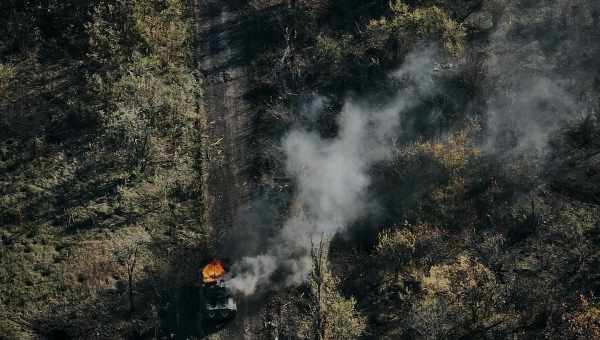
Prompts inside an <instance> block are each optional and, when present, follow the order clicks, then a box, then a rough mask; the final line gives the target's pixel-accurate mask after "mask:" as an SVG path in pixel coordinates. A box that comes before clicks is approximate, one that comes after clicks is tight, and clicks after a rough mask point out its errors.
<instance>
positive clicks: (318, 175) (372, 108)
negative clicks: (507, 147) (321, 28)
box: [230, 48, 436, 295]
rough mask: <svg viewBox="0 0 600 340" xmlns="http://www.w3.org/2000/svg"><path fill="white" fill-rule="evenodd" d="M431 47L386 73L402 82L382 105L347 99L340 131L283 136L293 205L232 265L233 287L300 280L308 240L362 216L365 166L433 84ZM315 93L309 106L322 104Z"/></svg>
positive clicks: (379, 157)
mask: <svg viewBox="0 0 600 340" xmlns="http://www.w3.org/2000/svg"><path fill="white" fill-rule="evenodd" d="M435 61H436V53H435V50H434V49H432V48H422V49H420V50H418V51H416V52H413V53H411V54H409V55H408V56H407V58H406V59H405V62H404V64H403V65H402V67H400V69H399V70H398V71H396V72H395V73H393V74H392V75H391V76H392V77H393V78H395V79H396V80H398V82H399V83H400V84H402V86H401V89H400V90H398V92H397V94H396V95H395V96H394V98H392V99H391V100H389V101H388V102H387V103H384V104H379V105H377V104H375V105H374V104H371V103H364V102H360V101H355V100H351V99H349V100H347V101H346V103H345V105H344V106H343V108H342V111H341V113H340V116H339V119H338V127H339V132H338V135H337V137H335V138H332V139H325V138H323V137H321V136H320V135H318V134H317V133H315V132H311V131H307V130H305V129H302V128H299V129H295V130H293V131H291V132H289V133H288V134H287V135H286V136H285V138H284V139H283V141H282V143H281V148H282V150H283V152H284V153H285V156H286V161H285V167H286V171H287V173H288V174H289V176H290V177H291V178H293V179H294V180H295V183H296V193H295V201H294V202H295V204H294V207H295V208H293V209H292V212H291V216H289V218H288V219H287V221H286V222H285V223H284V225H283V227H282V229H281V230H280V232H279V233H278V234H277V235H276V236H275V237H273V238H272V239H270V240H269V242H268V247H267V249H265V250H264V252H263V253H262V254H259V255H257V256H253V257H244V258H242V259H241V260H240V261H239V262H237V263H236V264H234V266H233V268H232V272H233V278H232V279H231V280H230V284H231V287H232V288H234V289H235V290H237V291H239V292H241V293H244V294H246V295H249V294H252V293H254V292H255V291H256V290H257V289H258V288H259V287H261V286H262V285H265V284H269V283H272V282H273V281H277V282H278V283H281V282H283V284H285V285H292V284H297V283H301V282H303V281H304V280H306V278H307V275H308V273H309V272H310V270H311V258H310V255H309V254H310V247H311V244H312V242H318V240H319V238H320V237H322V236H323V235H333V234H335V233H337V232H339V231H341V230H343V229H344V228H345V227H346V226H348V225H349V224H351V223H352V222H354V221H356V220H357V219H358V218H360V217H362V216H363V215H365V213H366V212H367V211H368V209H369V206H371V204H373V203H372V202H369V200H368V199H367V196H366V193H367V189H368V187H369V184H370V178H369V170H370V168H371V167H372V166H373V165H374V164H376V163H377V162H380V161H383V160H385V159H386V158H387V157H389V155H390V152H391V148H392V146H393V143H394V138H395V137H396V136H397V135H398V133H399V131H400V130H401V124H400V123H401V122H400V116H401V114H402V112H405V111H406V110H408V109H410V108H412V107H414V106H415V105H416V104H418V103H419V98H422V97H424V96H426V95H428V94H430V93H431V92H433V91H434V90H435V83H434V79H433V73H434V72H435ZM323 102H324V101H323V100H322V99H317V100H316V101H314V102H313V103H312V104H310V105H307V107H311V110H315V107H314V106H315V105H323Z"/></svg>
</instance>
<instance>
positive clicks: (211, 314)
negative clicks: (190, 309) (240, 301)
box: [202, 260, 237, 324]
mask: <svg viewBox="0 0 600 340" xmlns="http://www.w3.org/2000/svg"><path fill="white" fill-rule="evenodd" d="M225 274H226V273H225V267H224V265H223V262H221V261H220V260H212V261H211V262H209V263H208V264H207V265H206V266H204V268H203V269H202V283H203V285H202V287H203V295H204V313H203V315H204V319H205V321H207V322H210V323H213V324H223V323H225V322H227V321H230V320H232V319H233V318H234V317H235V315H236V313H237V305H236V303H235V300H234V299H233V294H232V293H231V291H230V289H229V288H228V287H227V279H226V275H225Z"/></svg>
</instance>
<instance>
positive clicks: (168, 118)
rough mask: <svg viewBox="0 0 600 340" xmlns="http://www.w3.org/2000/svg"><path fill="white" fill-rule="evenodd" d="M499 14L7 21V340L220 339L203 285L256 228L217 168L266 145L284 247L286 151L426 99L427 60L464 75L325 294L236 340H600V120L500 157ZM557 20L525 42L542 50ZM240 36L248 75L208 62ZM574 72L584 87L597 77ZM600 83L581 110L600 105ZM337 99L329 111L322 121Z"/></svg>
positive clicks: (301, 290)
mask: <svg viewBox="0 0 600 340" xmlns="http://www.w3.org/2000/svg"><path fill="white" fill-rule="evenodd" d="M232 3H233V2H232ZM482 3H488V1H484V2H482V1H476V0H473V1H470V0H460V1H445V0H432V1H404V2H403V1H399V0H394V1H387V0H385V1H362V0H344V1H342V0H289V1H283V0H252V1H246V2H244V3H243V4H237V2H236V4H235V5H231V7H232V8H235V10H236V11H239V13H242V14H243V20H239V22H236V24H235V25H232V26H233V27H229V26H227V25H226V23H224V24H223V26H226V27H225V28H222V27H210V28H209V29H208V30H207V31H202V32H201V27H203V26H202V25H203V22H201V21H202V20H205V19H206V20H208V19H207V18H206V17H207V16H209V15H213V14H214V13H213V12H215V11H216V12H218V9H219V8H220V6H221V7H222V6H224V5H222V4H216V5H215V4H214V2H205V1H183V0H132V1H124V0H101V1H87V0H69V1H66V0H62V1H59V0H44V1H42V0H31V1H25V2H23V1H16V0H9V1H7V3H6V4H2V5H0V7H1V8H2V11H0V32H1V33H2V37H3V38H2V39H0V40H1V41H0V130H1V131H2V132H3V133H1V134H0V339H2V340H3V339H11V340H12V339H36V338H40V337H41V338H48V339H94V338H98V339H152V338H158V339H162V338H165V337H167V338H168V337H170V336H171V334H174V336H177V337H180V338H186V337H188V338H191V337H198V338H200V337H202V336H205V335H206V334H199V333H198V330H197V325H196V324H197V320H198V319H197V313H198V309H199V308H198V306H197V304H198V301H199V298H198V296H197V294H198V290H199V286H198V285H199V284H198V269H199V268H200V266H201V264H202V263H203V262H205V261H206V260H207V259H209V258H212V257H214V256H217V255H223V254H231V253H235V252H237V251H238V250H237V249H236V250H234V251H231V250H223V248H224V246H223V245H225V244H226V242H227V241H226V240H228V239H230V238H233V239H236V237H231V235H228V233H231V232H232V231H231V230H233V229H230V228H228V227H227V226H224V225H223V224H226V223H238V224H240V222H239V221H238V220H243V219H244V218H245V217H246V216H245V215H242V214H241V213H240V216H241V217H238V216H236V217H235V221H230V220H224V221H221V222H222V223H220V224H219V223H217V222H218V221H216V220H215V218H214V217H215V216H217V214H212V213H213V212H214V211H217V210H219V209H222V208H223V206H225V205H226V204H229V203H228V201H227V197H225V196H226V195H227V193H226V190H225V189H223V192H222V193H218V194H215V193H214V192H211V191H208V190H207V186H208V184H207V182H209V181H211V180H212V181H215V180H214V178H221V177H219V174H215V173H213V172H211V171H213V170H214V169H215V168H216V166H214V165H215V164H216V163H217V162H223V163H225V162H224V161H223V159H227V160H229V159H232V158H226V157H229V156H230V155H229V154H230V153H232V152H236V150H238V149H241V150H244V151H248V150H249V151H248V152H249V153H251V154H249V155H244V157H246V158H247V159H248V164H243V165H242V164H238V165H237V166H238V168H239V169H240V170H239V171H235V176H238V177H237V180H238V182H239V183H243V184H240V187H241V186H244V189H247V190H248V191H252V193H251V194H240V195H239V196H240V197H243V198H244V199H246V200H248V201H249V200H251V199H253V198H255V197H256V196H261V195H262V196H261V197H259V198H260V202H261V204H262V203H263V200H264V202H267V203H273V202H272V201H276V202H275V203H274V204H273V210H277V211H276V215H277V216H276V217H274V218H273V220H274V221H276V222H273V226H271V225H268V226H265V227H264V233H265V234H269V235H270V234H276V232H277V230H278V228H280V223H279V222H280V221H281V220H284V219H285V216H286V214H287V213H288V212H289V210H290V209H292V208H293V205H294V202H293V198H294V189H295V187H294V184H289V181H288V179H287V178H285V176H287V175H286V172H285V168H284V162H283V161H282V157H281V156H282V155H281V150H280V148H279V147H278V146H277V145H278V143H279V141H280V139H281V137H282V136H283V135H284V134H285V133H286V131H289V128H290V127H292V126H298V125H302V126H306V127H307V129H308V130H311V131H314V132H315V133H318V134H320V135H321V136H323V137H324V138H332V137H334V136H336V134H337V125H336V122H337V118H338V116H339V112H340V110H341V108H342V106H343V104H344V102H345V100H346V99H347V97H348V96H351V97H360V98H366V99H367V100H369V101H371V102H374V103H381V102H386V100H387V99H389V98H390V97H392V96H394V95H395V94H396V92H397V89H398V87H401V86H403V85H404V84H403V83H402V80H398V79H395V78H394V77H389V76H388V75H389V74H390V72H393V71H394V70H396V69H397V68H398V67H399V65H401V64H402V63H403V62H404V61H405V59H406V57H407V55H408V53H410V52H411V51H412V50H414V49H424V48H425V47H424V46H435V47H434V48H433V50H436V51H437V53H438V54H439V56H438V57H439V59H440V64H439V65H436V66H435V67H436V68H440V69H443V68H446V69H448V70H449V71H448V72H437V73H436V74H435V75H434V76H435V77H436V78H435V80H436V84H438V83H439V87H440V89H439V91H436V92H435V93H431V94H426V95H423V98H419V99H420V101H421V103H420V104H419V105H418V106H417V107H415V108H413V109H411V110H409V111H408V112H405V113H403V117H402V124H403V126H402V128H403V129H404V130H405V133H403V134H402V135H401V136H400V137H399V138H398V139H397V140H395V144H394V147H393V150H392V152H391V157H390V158H389V159H386V160H385V161H382V162H379V163H378V164H376V166H375V167H373V169H369V175H370V176H371V178H370V179H371V185H370V187H369V190H370V191H369V195H372V197H374V198H375V199H374V201H376V203H377V204H376V205H375V204H374V205H373V211H372V212H370V213H369V214H367V216H365V217H364V218H363V219H361V220H360V221H358V222H356V223H355V224H353V225H350V226H347V227H348V228H347V230H346V231H345V233H344V235H328V237H330V239H329V240H327V241H326V240H323V241H322V242H321V244H319V245H318V246H317V247H316V248H315V249H313V253H312V254H311V255H312V259H313V267H312V271H311V272H310V275H309V278H308V280H307V282H305V283H302V284H299V285H296V286H293V287H285V288H282V287H279V286H277V287H273V289H272V290H269V291H266V292H261V295H260V296H259V297H258V298H251V299H248V300H240V301H242V302H241V303H240V306H244V308H245V309H243V313H241V312H240V313H241V315H239V316H238V320H237V321H236V322H235V323H234V324H233V326H231V328H233V329H234V330H231V329H230V332H231V333H223V334H222V335H221V338H227V337H228V334H229V335H231V334H233V333H235V335H236V336H242V335H244V336H246V335H247V336H250V337H252V336H254V337H255V338H264V339H275V338H278V339H320V340H325V339H508V338H512V339H539V338H548V339H596V338H600V301H599V300H598V294H599V293H598V290H599V289H600V284H599V282H600V281H599V278H600V247H599V246H598V245H599V244H600V223H599V221H600V220H599V216H600V209H599V204H600V198H599V196H598V192H600V191H599V190H600V184H599V183H600V171H599V170H598V169H599V165H600V159H599V157H598V155H600V144H599V143H598V137H599V136H600V123H599V121H600V116H598V114H597V107H596V106H597V105H596V104H594V103H595V101H594V100H590V102H592V104H589V105H588V104H587V103H586V104H585V105H588V106H589V107H588V106H586V107H585V109H581V110H580V112H585V114H583V115H582V117H580V118H578V119H565V120H566V121H567V122H564V121H561V122H560V124H558V125H559V128H557V129H556V130H555V131H554V132H553V133H552V134H551V135H550V137H549V141H548V143H547V148H544V149H543V150H534V151H531V150H526V151H523V150H520V149H518V148H517V147H514V146H513V147H511V146H506V147H504V146H503V147H502V150H492V148H490V147H489V145H487V144H486V142H487V140H486V138H488V137H489V135H490V130H491V129H493V128H494V127H492V126H489V124H490V121H489V120H488V117H487V116H486V114H485V109H484V106H485V104H486V103H485V101H486V99H487V97H486V96H485V95H484V94H483V92H485V90H486V86H488V85H486V84H488V83H487V82H492V81H494V79H489V78H490V77H488V76H487V75H486V74H485V73H484V71H483V68H484V66H485V65H483V64H484V61H485V60H487V59H485V57H486V54H493V53H495V52H497V51H495V50H493V49H492V48H489V49H488V48H487V46H488V45H487V44H489V40H490V39H491V36H490V34H489V33H490V32H487V33H486V32H485V30H483V32H482V31H478V30H477V29H476V28H473V27H471V26H469V25H467V20H466V18H467V17H468V16H469V15H471V14H478V13H480V12H479V10H480V7H481V6H482ZM489 3H493V4H492V5H490V6H491V7H493V9H494V11H496V10H498V11H499V9H498V8H499V7H502V6H499V5H498V4H497V3H496V2H494V1H489ZM525 3H526V1H525V2H523V1H520V2H518V4H517V5H515V6H517V7H518V6H522V7H526V6H527V5H526V4H525ZM527 3H535V2H527ZM513 5H514V4H513ZM238 7H239V8H238ZM198 8H202V9H204V8H206V13H208V14H206V13H204V12H203V16H201V15H198V12H196V11H197V10H198ZM519 8H520V7H519ZM565 8H566V7H565ZM588 12H589V13H593V12H594V11H592V10H591V9H590V10H589V11H588ZM215 15H216V14H215ZM219 15H220V14H219ZM221 19H222V20H223V21H226V20H227V16H226V15H222V17H220V19H219V20H221ZM494 20H496V19H494ZM494 20H492V21H493V22H491V23H490V25H492V24H495V21H494ZM497 20H500V19H497ZM536 20H537V19H535V20H534V19H530V21H531V23H530V22H528V21H527V20H523V22H519V25H518V27H517V28H518V29H515V30H513V31H510V32H508V33H507V34H506V35H507V36H511V35H519V34H530V33H531V32H533V33H531V34H538V33H539V31H543V29H542V28H540V27H541V26H539V25H541V24H540V23H539V22H538V21H536ZM540 20H541V19H540ZM544 20H545V19H544ZM590 20H591V21H594V22H596V21H597V20H595V19H594V20H592V19H590ZM574 21H578V20H574ZM566 24H567V23H565V25H566ZM561 25H562V24H561ZM590 25H591V24H590ZM594 25H597V23H596V24H594ZM596 28H597V27H596ZM219 30H223V32H224V33H223V32H221V31H219ZM217 31H219V32H220V33H214V32H217ZM591 31H593V30H591V29H590V32H591ZM596 31H598V30H597V29H596ZM207 32H208V33H207ZM523 32H525V33H523ZM586 32H587V31H586ZM203 34H204V35H206V34H207V35H214V36H210V37H208V38H210V39H208V38H207V37H206V36H202V37H201V35H203ZM586 34H587V33H586ZM590 34H592V33H590ZM562 38H563V37H562V36H561V37H558V38H557V40H560V39H562ZM201 39H204V40H207V41H208V43H204V42H202V41H200V40H201ZM228 39H231V40H235V39H237V40H235V41H234V42H235V44H234V43H231V44H230V46H227V48H229V49H233V50H235V51H234V52H235V53H234V52H230V54H232V55H234V57H235V58H238V59H239V60H238V59H235V60H233V61H232V62H231V63H232V64H234V63H235V62H239V63H243V67H240V66H239V65H237V64H236V65H234V66H231V65H229V64H226V63H225V64H224V65H225V66H223V67H222V68H218V69H217V70H212V69H208V68H207V67H205V66H203V65H200V64H202V63H201V62H200V59H202V58H221V57H223V55H224V53H225V52H223V51H226V52H227V48H225V47H223V46H224V45H223V44H222V42H223V41H225V40H228ZM203 44H204V45H203ZM205 45H206V46H208V47H207V48H209V49H210V48H212V49H214V50H215V51H216V52H215V51H204V50H202V48H203V47H206V46H205ZM213 45H214V46H213ZM538 45H539V44H538ZM542 45H543V46H542V47H541V48H542V49H544V50H548V51H553V47H552V46H551V45H552V44H546V45H544V44H542ZM481 46H484V47H483V48H481ZM476 47H479V49H476ZM474 51H479V52H478V53H476V52H474ZM481 51H483V52H481ZM209 52H210V53H215V55H216V56H215V55H210V53H209ZM207 56H208V57H207ZM598 56H600V53H597V52H596V51H595V50H594V49H590V50H587V49H586V53H585V57H586V58H587V57H590V58H592V59H593V58H595V57H598ZM559 59H560V58H559ZM596 59H597V58H596ZM240 60H241V61H240ZM560 61H561V63H560V64H561V65H562V64H569V65H571V64H572V65H573V66H569V67H572V68H569V70H570V72H573V73H575V74H577V75H579V74H580V73H588V72H587V70H588V67H590V62H587V63H584V62H581V63H579V64H578V63H569V62H568V61H569V59H568V58H566V57H565V58H563V59H560ZM548 62H549V61H548ZM592 64H593V63H592ZM488 66H489V65H488ZM233 67H239V68H236V69H235V72H233V71H232V72H231V73H228V72H229V71H230V70H231V68H233ZM542 69H545V68H543V67H539V68H538V69H536V72H542V71H540V70H542ZM240 70H241V71H240ZM589 73H591V72H589ZM232 75H233V76H232ZM238 76H239V77H243V78H244V79H245V81H244V86H245V87H244V88H233V89H231V88H228V90H227V91H225V90H223V93H222V96H223V97H227V98H231V97H240V98H243V100H244V101H246V102H247V103H248V106H247V107H244V108H243V110H246V111H247V112H243V113H241V114H244V115H246V116H248V117H250V118H248V121H250V122H251V123H250V125H251V126H250V127H249V128H248V130H249V131H250V132H248V136H245V137H244V138H237V139H236V138H230V137H231V136H233V135H237V134H238V133H240V131H231V130H228V129H227V128H222V127H221V128H222V129H221V130H219V126H217V125H218V124H220V123H219V122H218V121H217V120H218V119H214V118H215V117H209V116H208V114H207V110H208V109H210V105H211V103H212V102H211V100H214V99H211V98H206V96H205V93H206V92H207V91H208V90H211V89H214V88H218V87H219V86H223V87H226V85H223V84H226V83H227V82H229V81H235V79H234V80H232V78H233V77H238ZM486 77H488V78H486ZM215 79H217V80H215ZM597 85H598V84H597V82H595V85H593V86H592V85H590V86H592V87H591V88H589V89H587V88H586V89H584V90H581V91H580V92H577V91H575V92H577V93H578V94H581V93H584V92H585V93H586V94H589V95H590V97H594V98H596V99H597V97H598V90H599V89H598V88H597ZM229 90H231V91H229ZM500 90H502V89H500ZM228 91H229V92H228ZM590 93H591V94H590ZM315 95H318V96H320V97H322V98H325V99H323V100H322V103H323V105H322V107H321V106H320V107H319V109H318V110H316V111H318V112H315V113H314V117H310V118H307V115H306V112H305V111H306V108H307V106H306V102H307V98H314V97H315ZM580 97H583V95H581V96H580ZM580 97H577V98H580ZM596 101H597V100H596ZM582 105H583V104H582ZM540 106H544V105H540ZM578 108H579V106H578ZM213 109H214V108H213ZM220 109H222V108H221V107H219V108H216V109H214V110H220ZM240 110H241V109H240ZM522 114H526V112H523V113H522ZM232 116H233V115H232ZM221 117H230V116H226V115H225V113H221V116H219V117H218V118H221ZM570 118H572V117H570ZM223 119H224V118H223ZM232 119H233V118H232ZM235 119H237V117H235ZM232 126H233V125H232ZM244 133H246V132H244ZM218 134H221V135H222V136H220V138H217V139H216V140H210V139H209V137H207V136H209V135H211V136H214V135H218ZM223 138H225V142H223V143H228V144H227V145H224V146H221V145H220V143H221V142H222V141H223ZM236 143H240V144H242V143H243V144H244V145H243V147H242V146H241V145H238V144H236ZM544 145H546V143H545V144H544ZM211 150H212V151H211ZM215 150H216V151H215ZM213 152H214V153H213ZM215 154H217V155H218V157H220V158H219V159H215V158H212V157H211V156H214V155H215ZM222 165H223V169H219V171H220V172H221V171H222V172H225V171H230V170H227V169H225V166H226V164H222ZM223 178H225V177H223ZM225 182H226V179H222V180H221V182H218V181H216V183H217V184H219V185H222V186H225V185H226V184H227V183H225ZM282 183H283V184H282ZM241 190H242V189H240V191H241ZM263 196H264V197H266V198H264V197H263ZM243 203H246V202H241V203H240V204H239V205H243ZM231 204H233V203H231ZM236 208H240V207H239V206H236ZM223 209H224V208H223ZM240 210H241V209H240ZM207 216H211V217H210V218H209V217H207ZM260 217H261V218H262V217H263V216H260ZM252 218H253V217H249V218H248V219H252ZM261 218H256V219H257V220H259V221H260V223H263V219H261ZM265 219H267V218H265ZM242 224H243V223H242ZM261 228H262V226H261ZM261 230H263V229H261ZM248 234H251V233H248ZM242 235H246V234H245V233H242ZM244 241H246V240H244ZM243 246H245V245H241V244H240V248H244V247H243ZM232 260H236V259H232ZM276 274H279V273H276ZM248 306H251V307H248ZM240 310H242V308H240ZM231 337H233V335H231ZM212 338H213V339H217V338H219V335H212Z"/></svg>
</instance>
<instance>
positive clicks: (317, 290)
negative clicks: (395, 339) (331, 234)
mask: <svg viewBox="0 0 600 340" xmlns="http://www.w3.org/2000/svg"><path fill="white" fill-rule="evenodd" d="M328 246H329V243H328V242H327V241H326V240H324V239H321V241H320V242H319V245H318V247H316V248H313V250H312V259H313V271H312V272H311V274H310V278H309V287H310V291H311V293H312V296H311V314H312V324H313V328H312V330H313V334H312V336H311V337H312V338H313V339H318V340H329V339H336V340H337V339H340V340H344V339H356V338H357V337H358V336H360V335H361V334H362V333H363V332H364V329H365V327H366V324H365V322H366V320H365V319H364V317H362V316H361V315H360V314H359V312H358V311H357V310H356V300H355V299H354V298H349V299H347V298H345V297H343V296H342V295H341V294H340V293H339V291H338V287H339V281H338V280H337V279H336V278H335V277H334V276H333V275H332V273H331V271H330V270H329V267H328V263H327V262H328V261H327V257H328V250H327V247H328Z"/></svg>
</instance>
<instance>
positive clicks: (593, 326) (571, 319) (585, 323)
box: [566, 296, 600, 340]
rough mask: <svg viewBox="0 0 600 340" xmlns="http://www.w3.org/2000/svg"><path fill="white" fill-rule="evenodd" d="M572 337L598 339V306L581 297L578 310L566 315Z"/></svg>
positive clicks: (599, 320) (599, 337)
mask: <svg viewBox="0 0 600 340" xmlns="http://www.w3.org/2000/svg"><path fill="white" fill-rule="evenodd" d="M566 320H567V323H568V325H569V336H571V338H572V339H582V340H583V339H600V307H598V305H595V304H592V303H591V302H590V301H588V299H586V298H585V297H583V296H582V297H581V306H580V308H579V310H577V311H575V312H573V313H570V314H568V315H567V317H566Z"/></svg>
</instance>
